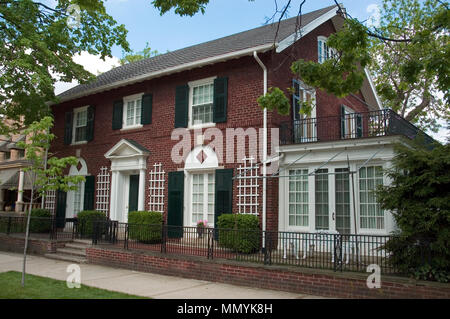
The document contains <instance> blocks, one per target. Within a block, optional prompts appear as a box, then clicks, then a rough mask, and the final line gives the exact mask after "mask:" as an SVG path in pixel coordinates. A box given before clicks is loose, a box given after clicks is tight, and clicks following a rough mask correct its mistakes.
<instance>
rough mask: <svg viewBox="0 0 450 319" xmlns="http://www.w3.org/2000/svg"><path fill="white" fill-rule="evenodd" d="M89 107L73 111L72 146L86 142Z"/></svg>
mask: <svg viewBox="0 0 450 319" xmlns="http://www.w3.org/2000/svg"><path fill="white" fill-rule="evenodd" d="M87 116H88V107H87V106H83V107H79V108H76V109H74V110H73V128H72V130H73V132H72V144H77V143H84V142H86V137H87V136H86V134H87Z"/></svg>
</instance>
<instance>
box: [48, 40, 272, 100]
mask: <svg viewBox="0 0 450 319" xmlns="http://www.w3.org/2000/svg"><path fill="white" fill-rule="evenodd" d="M277 46H278V44H277V43H270V44H264V45H259V46H256V47H252V48H248V49H244V50H239V51H234V52H230V53H227V54H222V55H217V56H214V57H210V58H206V59H202V60H198V61H194V62H190V63H185V64H181V65H177V66H174V67H171V68H167V69H163V70H159V71H156V72H151V73H147V74H142V75H139V76H136V77H133V78H130V79H126V80H122V81H117V82H114V83H111V84H107V85H103V86H100V87H98V88H95V89H91V90H87V91H84V92H83V93H80V94H74V95H69V96H65V97H61V98H59V103H63V102H67V101H71V100H74V99H78V98H81V97H84V96H88V95H92V94H96V93H101V92H104V91H107V90H112V89H116V88H119V87H122V86H126V85H130V84H134V83H137V82H142V81H146V80H150V79H154V78H158V77H161V76H165V75H170V74H173V73H178V72H182V71H186V70H190V69H193V68H199V67H202V66H205V65H210V64H215V63H219V62H224V61H227V60H231V59H237V58H241V57H243V56H247V55H253V52H255V51H256V52H262V53H264V52H266V51H268V50H271V49H273V48H274V47H275V48H276V47H277ZM54 104H58V103H52V104H51V105H54Z"/></svg>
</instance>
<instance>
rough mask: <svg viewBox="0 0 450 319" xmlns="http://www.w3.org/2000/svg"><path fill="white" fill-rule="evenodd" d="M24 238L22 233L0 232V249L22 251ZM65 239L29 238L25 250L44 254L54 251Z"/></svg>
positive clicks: (60, 246)
mask: <svg viewBox="0 0 450 319" xmlns="http://www.w3.org/2000/svg"><path fill="white" fill-rule="evenodd" d="M24 244H25V238H24V237H23V235H21V236H17V235H9V236H8V235H5V234H0V250H4V251H12V252H16V253H23V248H24ZM65 244H66V242H65V241H54V240H50V239H43V238H32V237H31V238H29V241H28V249H27V251H28V252H29V253H30V254H35V255H45V254H48V253H55V252H56V249H57V248H62V247H64V246H65Z"/></svg>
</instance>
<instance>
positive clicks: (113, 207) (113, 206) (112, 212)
mask: <svg viewBox="0 0 450 319" xmlns="http://www.w3.org/2000/svg"><path fill="white" fill-rule="evenodd" d="M117 174H118V172H117V171H112V177H111V195H110V205H109V207H110V208H109V218H110V219H111V220H117V194H116V193H117Z"/></svg>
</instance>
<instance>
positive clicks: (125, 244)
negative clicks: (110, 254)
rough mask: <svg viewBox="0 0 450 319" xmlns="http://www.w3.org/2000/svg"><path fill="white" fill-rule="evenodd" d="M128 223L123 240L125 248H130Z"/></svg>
mask: <svg viewBox="0 0 450 319" xmlns="http://www.w3.org/2000/svg"><path fill="white" fill-rule="evenodd" d="M128 227H129V225H128V223H126V224H125V240H124V242H123V249H128Z"/></svg>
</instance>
